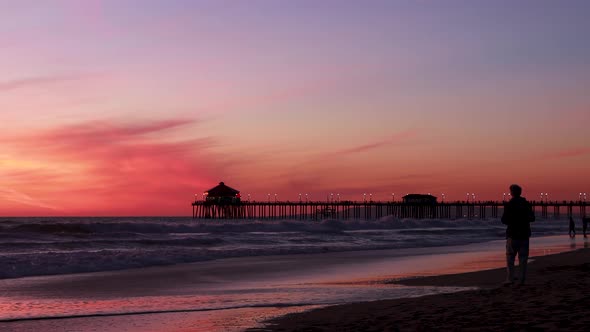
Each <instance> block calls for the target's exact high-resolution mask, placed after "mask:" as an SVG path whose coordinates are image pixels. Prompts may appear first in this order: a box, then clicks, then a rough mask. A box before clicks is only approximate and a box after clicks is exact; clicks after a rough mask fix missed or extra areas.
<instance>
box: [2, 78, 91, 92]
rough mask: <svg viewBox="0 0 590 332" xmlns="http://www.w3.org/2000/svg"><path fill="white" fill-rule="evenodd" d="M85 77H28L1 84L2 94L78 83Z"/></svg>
mask: <svg viewBox="0 0 590 332" xmlns="http://www.w3.org/2000/svg"><path fill="white" fill-rule="evenodd" d="M83 77H84V76H83V75H54V76H36V77H27V78H21V79H16V80H11V81H4V82H0V92H8V91H12V90H18V89H23V88H29V87H42V86H48V85H53V84H57V83H63V82H70V81H77V80H80V79H82V78H83Z"/></svg>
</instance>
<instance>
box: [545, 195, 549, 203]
mask: <svg viewBox="0 0 590 332" xmlns="http://www.w3.org/2000/svg"><path fill="white" fill-rule="evenodd" d="M545 202H546V203H549V193H545Z"/></svg>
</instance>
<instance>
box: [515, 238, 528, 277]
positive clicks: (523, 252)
mask: <svg viewBox="0 0 590 332" xmlns="http://www.w3.org/2000/svg"><path fill="white" fill-rule="evenodd" d="M518 242H519V243H518V244H519V250H518V267H519V270H520V280H519V281H518V282H519V283H520V284H521V285H522V284H524V281H525V279H526V272H527V265H528V260H529V239H526V240H519V241H518Z"/></svg>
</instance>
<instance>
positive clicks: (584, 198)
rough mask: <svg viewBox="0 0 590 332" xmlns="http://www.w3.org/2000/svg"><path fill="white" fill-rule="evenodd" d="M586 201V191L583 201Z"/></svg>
mask: <svg viewBox="0 0 590 332" xmlns="http://www.w3.org/2000/svg"><path fill="white" fill-rule="evenodd" d="M585 202H586V193H584V203H585Z"/></svg>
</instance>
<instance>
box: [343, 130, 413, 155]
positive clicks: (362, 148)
mask: <svg viewBox="0 0 590 332" xmlns="http://www.w3.org/2000/svg"><path fill="white" fill-rule="evenodd" d="M416 135H417V132H416V131H414V130H407V131H403V132H400V133H397V134H394V135H392V136H390V137H388V138H385V139H382V140H378V141H374V142H370V143H366V144H362V145H358V146H354V147H351V148H347V149H343V150H340V151H337V152H335V154H337V155H349V154H355V153H363V152H367V151H371V150H375V149H378V148H381V147H384V146H387V145H392V144H397V143H401V142H403V141H405V140H406V139H408V138H412V137H415V136H416Z"/></svg>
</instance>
